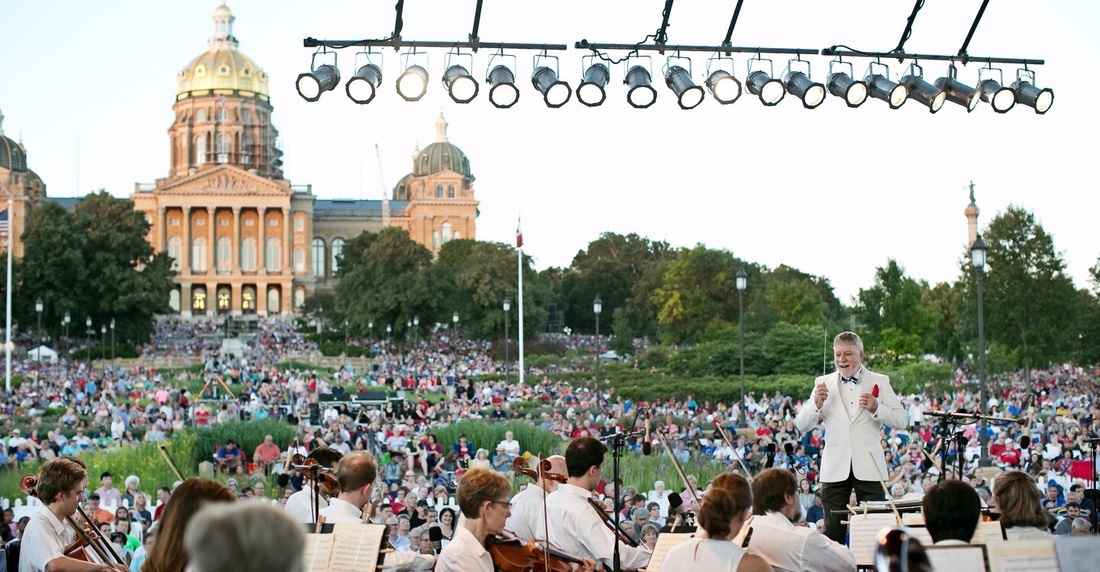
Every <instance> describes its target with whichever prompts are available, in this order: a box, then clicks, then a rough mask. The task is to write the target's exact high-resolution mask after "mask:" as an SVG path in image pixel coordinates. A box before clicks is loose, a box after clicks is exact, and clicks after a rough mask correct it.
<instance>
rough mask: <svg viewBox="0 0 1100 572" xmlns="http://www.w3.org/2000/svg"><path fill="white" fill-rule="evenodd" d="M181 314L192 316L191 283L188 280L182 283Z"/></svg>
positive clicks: (186, 316) (185, 316)
mask: <svg viewBox="0 0 1100 572" xmlns="http://www.w3.org/2000/svg"><path fill="white" fill-rule="evenodd" d="M180 316H182V317H184V318H190V317H191V285H190V284H188V283H186V282H184V283H181V284H180Z"/></svg>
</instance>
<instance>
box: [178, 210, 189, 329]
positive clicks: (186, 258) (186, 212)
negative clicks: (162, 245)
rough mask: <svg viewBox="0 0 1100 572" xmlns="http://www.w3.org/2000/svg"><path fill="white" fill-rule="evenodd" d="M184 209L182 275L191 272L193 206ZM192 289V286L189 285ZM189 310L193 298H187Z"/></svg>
mask: <svg viewBox="0 0 1100 572" xmlns="http://www.w3.org/2000/svg"><path fill="white" fill-rule="evenodd" d="M182 210H183V213H182V214H183V246H182V247H181V248H180V275H182V276H187V275H189V274H191V207H189V206H185V207H183V208H182ZM188 291H190V287H188ZM187 312H188V314H190V312H191V300H190V298H188V300H187Z"/></svg>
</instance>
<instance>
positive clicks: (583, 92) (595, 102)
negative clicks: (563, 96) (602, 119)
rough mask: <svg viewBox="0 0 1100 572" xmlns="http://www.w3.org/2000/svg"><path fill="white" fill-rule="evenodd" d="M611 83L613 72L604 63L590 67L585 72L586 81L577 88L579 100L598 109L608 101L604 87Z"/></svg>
mask: <svg viewBox="0 0 1100 572" xmlns="http://www.w3.org/2000/svg"><path fill="white" fill-rule="evenodd" d="M610 81H611V72H609V71H608V69H607V66H606V65H604V64H602V63H595V64H592V65H590V66H588V70H586V71H585V72H584V81H582V82H581V84H580V85H579V86H577V99H578V100H579V101H580V102H581V103H583V104H585V105H586V106H588V107H598V106H600V105H602V104H603V102H604V100H605V99H607V91H606V90H604V87H605V86H607V84H608V82H610Z"/></svg>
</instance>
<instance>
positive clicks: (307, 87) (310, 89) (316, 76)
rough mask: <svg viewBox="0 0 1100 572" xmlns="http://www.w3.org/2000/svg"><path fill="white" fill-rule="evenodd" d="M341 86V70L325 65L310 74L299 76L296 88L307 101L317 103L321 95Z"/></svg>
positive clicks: (312, 70) (314, 69)
mask: <svg viewBox="0 0 1100 572" xmlns="http://www.w3.org/2000/svg"><path fill="white" fill-rule="evenodd" d="M339 84H340V70H339V68H337V67H336V66H335V65H330V64H323V65H320V66H317V67H315V68H313V69H311V70H310V71H309V72H308V73H303V74H298V81H296V82H295V84H294V85H295V87H296V88H297V89H298V95H300V96H302V99H304V100H306V101H317V100H318V99H321V94H322V93H324V92H326V91H331V90H333V89H335V88H336V86H337V85H339Z"/></svg>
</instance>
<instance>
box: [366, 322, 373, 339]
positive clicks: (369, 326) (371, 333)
mask: <svg viewBox="0 0 1100 572" xmlns="http://www.w3.org/2000/svg"><path fill="white" fill-rule="evenodd" d="M367 329H368V330H370V343H371V345H374V320H370V321H368V322H367Z"/></svg>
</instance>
